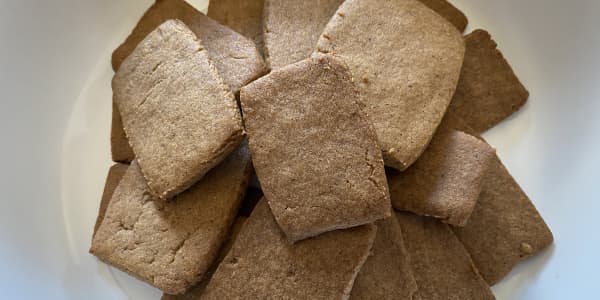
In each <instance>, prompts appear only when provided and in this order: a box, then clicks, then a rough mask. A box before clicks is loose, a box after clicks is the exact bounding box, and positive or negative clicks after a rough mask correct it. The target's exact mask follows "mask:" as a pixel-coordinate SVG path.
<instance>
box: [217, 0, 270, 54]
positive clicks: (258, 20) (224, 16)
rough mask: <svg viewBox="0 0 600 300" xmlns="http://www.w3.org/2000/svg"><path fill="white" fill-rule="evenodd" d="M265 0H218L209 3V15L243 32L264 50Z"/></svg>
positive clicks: (259, 48)
mask: <svg viewBox="0 0 600 300" xmlns="http://www.w3.org/2000/svg"><path fill="white" fill-rule="evenodd" d="M264 3H265V1H264V0H218V1H210V2H209V4H208V13H207V15H208V17H210V18H212V19H213V20H215V21H217V22H219V23H221V24H223V25H225V26H227V27H229V28H231V29H233V30H235V31H236V32H239V33H241V34H242V35H243V36H245V37H247V38H249V39H251V40H253V41H254V43H255V44H256V47H257V48H258V50H259V51H260V52H261V53H262V52H263V36H262V17H263V5H264Z"/></svg>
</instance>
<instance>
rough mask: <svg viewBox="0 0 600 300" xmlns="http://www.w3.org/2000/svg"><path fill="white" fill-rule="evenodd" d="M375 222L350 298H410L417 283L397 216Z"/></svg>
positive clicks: (402, 299)
mask: <svg viewBox="0 0 600 300" xmlns="http://www.w3.org/2000/svg"><path fill="white" fill-rule="evenodd" d="M375 225H376V226H377V235H376V236H375V242H374V243H373V248H372V249H371V255H370V256H369V258H368V259H367V261H366V262H365V264H364V265H363V267H362V268H361V269H360V272H359V273H358V276H357V277H356V280H355V281H354V286H353V287H352V295H351V296H350V299H396V300H404V299H406V300H413V295H414V294H415V292H416V291H417V283H416V281H415V278H414V277H413V274H412V269H411V266H410V261H409V255H408V252H407V251H406V248H405V246H404V240H403V237H402V230H401V229H400V225H399V224H398V220H397V219H396V217H395V216H392V217H390V218H387V219H385V220H379V221H377V222H375Z"/></svg>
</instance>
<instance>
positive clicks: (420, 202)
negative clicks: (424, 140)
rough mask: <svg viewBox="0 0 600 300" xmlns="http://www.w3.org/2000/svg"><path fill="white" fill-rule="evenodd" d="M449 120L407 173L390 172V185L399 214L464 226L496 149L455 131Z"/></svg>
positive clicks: (392, 197)
mask: <svg viewBox="0 0 600 300" xmlns="http://www.w3.org/2000/svg"><path fill="white" fill-rule="evenodd" d="M446 123H447V122H446V118H445V119H444V121H442V124H441V125H440V128H439V129H438V131H437V132H436V134H435V136H434V137H433V139H432V141H431V143H430V144H429V146H428V147H427V150H425V152H423V155H421V157H420V158H419V159H418V160H417V161H416V162H415V164H414V165H412V166H411V167H410V168H408V169H407V170H406V171H404V172H390V173H394V174H390V175H389V176H388V184H389V188H390V196H391V199H392V205H393V206H394V208H395V209H397V210H402V211H410V212H413V213H415V214H417V215H421V216H431V217H435V218H438V219H441V220H442V221H443V222H445V223H448V224H452V225H456V226H464V225H465V224H466V223H467V220H468V219H469V216H470V215H471V213H472V212H473V209H474V208H475V204H476V203H477V199H478V198H479V193H480V192H481V186H482V182H483V180H484V177H485V175H486V172H487V170H488V166H489V164H490V162H491V160H492V157H493V156H494V153H495V151H494V149H493V148H492V147H490V146H489V145H488V144H487V143H486V142H484V141H481V140H479V139H477V138H476V137H474V136H471V135H468V134H466V133H463V132H460V131H456V130H454V129H452V127H450V126H449V125H451V124H450V123H448V124H446Z"/></svg>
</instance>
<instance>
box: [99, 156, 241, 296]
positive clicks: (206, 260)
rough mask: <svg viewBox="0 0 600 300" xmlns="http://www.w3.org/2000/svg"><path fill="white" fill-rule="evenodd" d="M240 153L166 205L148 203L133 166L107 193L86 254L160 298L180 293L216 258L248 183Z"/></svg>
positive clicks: (145, 188) (146, 191)
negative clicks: (145, 285) (162, 294)
mask: <svg viewBox="0 0 600 300" xmlns="http://www.w3.org/2000/svg"><path fill="white" fill-rule="evenodd" d="M250 171H251V165H250V159H249V156H248V152H247V150H245V149H243V148H240V149H238V150H236V151H235V152H234V153H233V154H231V155H230V156H229V157H228V158H227V159H226V160H225V161H223V163H221V164H220V165H219V166H218V167H216V168H214V169H213V170H211V171H210V172H209V173H208V174H207V175H206V176H205V177H204V179H203V180H202V181H201V182H199V183H197V184H195V185H194V186H193V187H192V188H190V189H189V190H187V191H185V192H184V193H182V194H180V195H179V196H177V197H176V198H175V199H173V200H172V201H169V202H164V201H160V200H157V199H156V198H153V197H152V196H151V195H150V193H149V191H148V188H147V186H146V182H145V180H144V178H143V176H142V174H141V172H140V169H139V167H138V166H137V163H136V162H135V161H134V162H133V163H132V164H131V166H130V167H129V168H128V170H127V172H126V173H125V175H124V176H123V178H122V179H121V182H120V183H119V186H118V187H117V188H116V190H115V191H114V193H113V196H112V199H111V201H110V203H109V204H108V208H107V209H106V214H105V217H104V219H103V220H102V222H101V224H100V227H99V228H98V231H97V232H96V235H95V236H94V238H93V240H92V247H91V249H90V252H91V253H92V254H94V255H96V256H97V257H99V258H100V259H101V260H103V261H105V262H107V263H109V264H111V265H114V266H115V267H118V268H120V269H121V270H123V271H126V272H128V273H130V274H131V275H133V276H136V277H137V278H139V279H142V280H144V281H146V282H148V283H150V284H152V285H154V286H156V287H158V288H159V289H161V290H163V291H164V292H166V293H170V294H181V293H184V292H185V291H186V290H187V289H188V288H190V287H191V286H193V285H194V284H196V283H197V282H199V281H200V280H201V279H202V276H204V274H205V272H206V271H207V270H208V269H209V268H210V266H211V264H212V263H213V261H214V259H215V258H216V257H217V253H218V250H219V248H220V247H221V245H222V243H223V241H224V240H225V239H226V235H227V232H228V230H229V228H230V225H231V224H232V223H233V220H234V218H235V215H236V213H237V210H238V208H239V205H240V201H241V198H242V197H243V193H244V191H245V189H246V186H247V184H248V177H249V175H250Z"/></svg>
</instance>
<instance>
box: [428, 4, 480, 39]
mask: <svg viewBox="0 0 600 300" xmlns="http://www.w3.org/2000/svg"><path fill="white" fill-rule="evenodd" d="M419 1H421V2H422V3H423V4H425V5H427V7H429V8H431V9H432V10H433V11H435V12H436V13H438V14H440V15H441V16H442V17H444V18H445V19H446V20H448V22H450V23H452V25H454V27H456V29H458V31H460V32H464V31H465V28H467V24H468V23H469V20H467V16H465V14H464V13H463V12H462V11H460V10H459V9H458V8H456V7H455V6H454V5H452V4H451V3H450V2H448V1H446V0H419Z"/></svg>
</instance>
